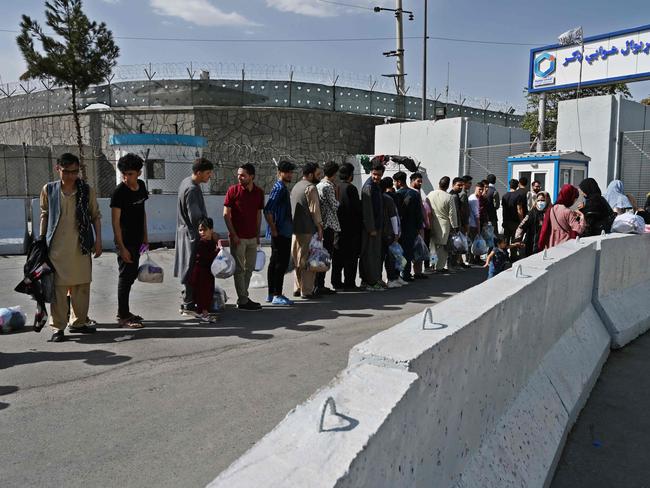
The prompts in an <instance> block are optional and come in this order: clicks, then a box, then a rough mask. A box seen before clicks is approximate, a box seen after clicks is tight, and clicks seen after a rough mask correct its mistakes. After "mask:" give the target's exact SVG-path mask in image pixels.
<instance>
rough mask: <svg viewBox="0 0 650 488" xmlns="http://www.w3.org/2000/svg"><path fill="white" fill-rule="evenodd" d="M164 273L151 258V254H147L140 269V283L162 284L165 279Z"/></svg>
mask: <svg viewBox="0 0 650 488" xmlns="http://www.w3.org/2000/svg"><path fill="white" fill-rule="evenodd" d="M164 275H165V273H164V271H163V269H162V267H160V266H158V265H157V264H156V263H155V262H154V260H153V259H151V258H150V257H149V253H148V252H147V253H145V259H144V263H142V264H141V265H140V267H139V268H138V281H142V282H143V283H162V282H163V278H164Z"/></svg>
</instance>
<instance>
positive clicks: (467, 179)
mask: <svg viewBox="0 0 650 488" xmlns="http://www.w3.org/2000/svg"><path fill="white" fill-rule="evenodd" d="M472 180H473V178H472V177H471V175H465V176H463V191H461V192H460V194H459V195H458V197H459V198H460V208H461V212H462V213H463V218H462V219H461V220H463V221H464V222H466V226H465V228H464V229H463V232H464V233H465V235H466V236H469V232H470V231H469V222H470V214H471V209H470V207H469V197H470V195H471V189H472ZM465 256H466V258H465V259H466V260H467V263H469V262H471V261H472V253H471V252H470V251H469V250H468V251H467V254H466V255H465ZM461 265H462V266H463V267H465V268H467V267H469V266H468V264H465V263H463V262H462V258H461Z"/></svg>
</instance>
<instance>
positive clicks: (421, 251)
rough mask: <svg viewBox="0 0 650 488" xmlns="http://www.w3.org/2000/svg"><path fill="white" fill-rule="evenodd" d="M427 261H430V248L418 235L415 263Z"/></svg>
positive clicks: (414, 248) (414, 250)
mask: <svg viewBox="0 0 650 488" xmlns="http://www.w3.org/2000/svg"><path fill="white" fill-rule="evenodd" d="M427 259H429V248H428V247H427V245H426V244H425V243H424V239H422V236H421V235H418V237H417V238H416V239H415V245H414V246H413V261H426V260H427Z"/></svg>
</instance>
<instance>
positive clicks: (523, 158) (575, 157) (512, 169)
mask: <svg viewBox="0 0 650 488" xmlns="http://www.w3.org/2000/svg"><path fill="white" fill-rule="evenodd" d="M589 161H591V158H590V157H589V156H585V155H584V154H583V153H581V152H580V151H548V152H538V153H524V154H518V155H516V156H510V157H509V158H508V180H511V179H513V178H514V179H517V180H518V179H519V178H521V177H522V176H525V177H527V178H528V186H529V187H530V185H531V184H532V182H533V181H535V180H537V181H539V182H540V183H541V184H542V190H543V191H546V192H548V193H549V194H550V195H551V198H552V199H553V201H554V202H555V201H556V200H557V195H558V193H559V191H560V188H562V185H565V184H567V183H570V184H572V185H574V186H576V187H577V186H578V184H579V183H580V182H581V181H582V180H584V179H585V178H587V177H588V176H589Z"/></svg>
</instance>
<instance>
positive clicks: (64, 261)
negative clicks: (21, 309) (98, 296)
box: [40, 153, 102, 342]
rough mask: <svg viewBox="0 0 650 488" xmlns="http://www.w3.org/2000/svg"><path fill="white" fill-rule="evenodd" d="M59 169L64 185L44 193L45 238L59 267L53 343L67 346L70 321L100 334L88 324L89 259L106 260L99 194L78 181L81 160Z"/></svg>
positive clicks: (71, 159) (65, 158)
mask: <svg viewBox="0 0 650 488" xmlns="http://www.w3.org/2000/svg"><path fill="white" fill-rule="evenodd" d="M56 170H57V172H58V173H59V177H60V180H58V181H53V182H50V183H48V184H46V185H45V186H44V187H43V190H42V191H41V196H40V204H41V222H40V235H41V237H42V238H43V237H44V238H45V239H46V242H47V246H48V253H49V258H50V261H51V262H52V265H53V266H54V298H53V300H52V306H51V312H52V313H51V325H52V327H53V328H54V329H56V332H55V333H54V335H53V336H52V342H63V341H64V340H65V336H64V330H65V328H66V326H67V325H68V323H69V322H70V332H77V333H82V334H92V333H94V332H95V327H94V326H93V325H91V324H90V320H89V319H88V306H89V303H90V282H91V281H92V261H91V258H90V256H91V254H94V256H95V257H96V258H98V257H99V256H101V254H102V232H101V214H100V213H99V207H98V205H97V198H96V196H95V190H94V189H93V188H91V187H90V186H88V183H86V182H85V181H83V180H82V179H80V178H79V158H77V156H75V155H74V154H70V153H65V154H62V155H61V157H60V158H59V159H58V160H57V165H56ZM93 228H94V231H95V232H94V235H93ZM68 294H69V295H70V299H69V300H70V301H69V302H68ZM70 305H72V311H70Z"/></svg>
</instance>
